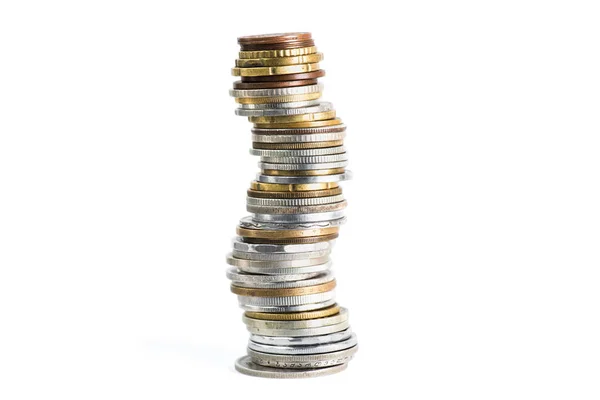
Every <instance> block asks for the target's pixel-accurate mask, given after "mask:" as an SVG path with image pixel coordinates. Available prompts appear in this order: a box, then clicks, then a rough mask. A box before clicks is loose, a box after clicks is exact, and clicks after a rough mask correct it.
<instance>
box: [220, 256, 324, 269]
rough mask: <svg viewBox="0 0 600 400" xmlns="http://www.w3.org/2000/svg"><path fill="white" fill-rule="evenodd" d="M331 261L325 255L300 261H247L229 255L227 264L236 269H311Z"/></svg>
mask: <svg viewBox="0 0 600 400" xmlns="http://www.w3.org/2000/svg"><path fill="white" fill-rule="evenodd" d="M327 261H329V254H325V255H324V256H321V257H314V258H305V259H300V260H280V261H277V260H274V261H265V260H260V261H259V260H246V259H243V258H235V257H233V256H232V254H231V253H229V254H228V255H227V264H229V265H233V266H234V267H238V268H240V267H242V268H245V267H253V268H265V269H269V268H297V267H310V266H313V265H320V264H324V263H326V262H327Z"/></svg>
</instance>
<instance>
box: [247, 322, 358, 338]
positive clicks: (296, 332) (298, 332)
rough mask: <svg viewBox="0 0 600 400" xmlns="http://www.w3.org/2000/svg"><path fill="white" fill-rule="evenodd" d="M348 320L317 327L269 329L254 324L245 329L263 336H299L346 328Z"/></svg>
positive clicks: (348, 324) (333, 331) (315, 334)
mask: <svg viewBox="0 0 600 400" xmlns="http://www.w3.org/2000/svg"><path fill="white" fill-rule="evenodd" d="M349 327H350V322H348V320H346V321H343V322H340V323H338V324H333V325H326V326H319V327H318V328H302V329H269V328H261V327H255V326H246V329H248V331H249V332H250V333H252V334H255V335H263V336H284V337H300V336H321V335H327V334H330V333H335V332H340V331H344V330H346V329H348V328H349Z"/></svg>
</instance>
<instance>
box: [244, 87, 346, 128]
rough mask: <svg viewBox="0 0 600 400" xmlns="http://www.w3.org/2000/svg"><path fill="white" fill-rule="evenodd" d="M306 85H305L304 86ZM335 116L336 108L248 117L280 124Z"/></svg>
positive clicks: (252, 120) (253, 120)
mask: <svg viewBox="0 0 600 400" xmlns="http://www.w3.org/2000/svg"><path fill="white" fill-rule="evenodd" d="M302 87H305V86H302ZM332 118H335V110H330V111H322V112H313V113H307V114H299V115H274V116H257V117H248V120H249V121H250V122H253V123H256V124H278V123H291V122H294V123H299V122H310V121H321V120H327V119H332Z"/></svg>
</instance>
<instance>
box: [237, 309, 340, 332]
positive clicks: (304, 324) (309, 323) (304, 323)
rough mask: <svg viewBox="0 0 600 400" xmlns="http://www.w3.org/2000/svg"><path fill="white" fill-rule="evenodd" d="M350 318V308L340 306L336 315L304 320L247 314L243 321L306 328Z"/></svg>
mask: <svg viewBox="0 0 600 400" xmlns="http://www.w3.org/2000/svg"><path fill="white" fill-rule="evenodd" d="M347 320H348V310H347V309H345V308H343V307H342V308H340V311H339V312H338V313H336V314H334V315H330V316H326V317H322V318H312V319H304V320H295V321H294V320H291V321H277V320H268V319H256V318H252V317H249V316H248V315H245V314H244V316H243V317H242V321H243V322H244V323H245V324H246V326H251V327H258V328H266V329H304V328H318V327H321V326H327V325H335V324H339V323H341V322H344V321H347Z"/></svg>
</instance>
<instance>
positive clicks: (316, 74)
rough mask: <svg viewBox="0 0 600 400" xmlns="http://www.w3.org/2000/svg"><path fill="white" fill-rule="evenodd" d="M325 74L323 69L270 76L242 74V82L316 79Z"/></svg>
mask: <svg viewBox="0 0 600 400" xmlns="http://www.w3.org/2000/svg"><path fill="white" fill-rule="evenodd" d="M323 76H325V70H322V69H321V70H319V71H314V72H306V73H303V74H286V75H270V76H243V77H242V82H281V81H299V80H305V79H317V78H321V77H323Z"/></svg>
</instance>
